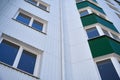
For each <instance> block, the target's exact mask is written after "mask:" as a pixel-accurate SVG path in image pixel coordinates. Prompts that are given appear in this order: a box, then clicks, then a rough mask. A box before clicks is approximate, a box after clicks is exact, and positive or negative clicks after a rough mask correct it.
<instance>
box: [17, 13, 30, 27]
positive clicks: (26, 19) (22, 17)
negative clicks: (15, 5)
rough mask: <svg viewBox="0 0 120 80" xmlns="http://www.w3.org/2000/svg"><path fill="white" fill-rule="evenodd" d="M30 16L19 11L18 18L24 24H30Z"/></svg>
mask: <svg viewBox="0 0 120 80" xmlns="http://www.w3.org/2000/svg"><path fill="white" fill-rule="evenodd" d="M30 19H31V18H30V17H29V16H27V15H25V14H22V13H19V15H18V16H17V18H16V20H17V21H19V22H21V23H23V24H26V25H28V24H29V22H30Z"/></svg>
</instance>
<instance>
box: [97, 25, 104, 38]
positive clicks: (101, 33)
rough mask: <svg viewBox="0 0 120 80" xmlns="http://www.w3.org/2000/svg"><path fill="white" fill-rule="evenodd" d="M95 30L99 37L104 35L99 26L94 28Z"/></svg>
mask: <svg viewBox="0 0 120 80" xmlns="http://www.w3.org/2000/svg"><path fill="white" fill-rule="evenodd" d="M96 29H97V30H98V33H99V35H100V36H102V35H104V32H103V31H102V29H101V27H100V26H96Z"/></svg>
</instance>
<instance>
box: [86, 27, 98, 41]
mask: <svg viewBox="0 0 120 80" xmlns="http://www.w3.org/2000/svg"><path fill="white" fill-rule="evenodd" d="M86 31H87V35H88V38H89V39H90V38H94V37H97V36H99V33H98V31H97V29H96V28H95V27H94V28H90V29H87V30H86Z"/></svg>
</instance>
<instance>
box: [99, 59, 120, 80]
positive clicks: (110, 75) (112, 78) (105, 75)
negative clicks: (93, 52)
mask: <svg viewBox="0 0 120 80" xmlns="http://www.w3.org/2000/svg"><path fill="white" fill-rule="evenodd" d="M97 66H98V70H99V73H100V76H101V78H102V80H120V78H119V76H118V74H117V72H116V70H115V68H114V65H113V64H112V62H111V60H110V59H108V60H104V61H100V62H97Z"/></svg>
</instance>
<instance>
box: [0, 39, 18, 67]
mask: <svg viewBox="0 0 120 80" xmlns="http://www.w3.org/2000/svg"><path fill="white" fill-rule="evenodd" d="M18 49H19V47H18V46H17V45H15V44H13V43H10V42H8V41H6V40H3V41H2V42H1V44H0V61H2V62H4V63H6V64H9V65H13V62H14V60H15V57H16V55H17V52H18Z"/></svg>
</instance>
